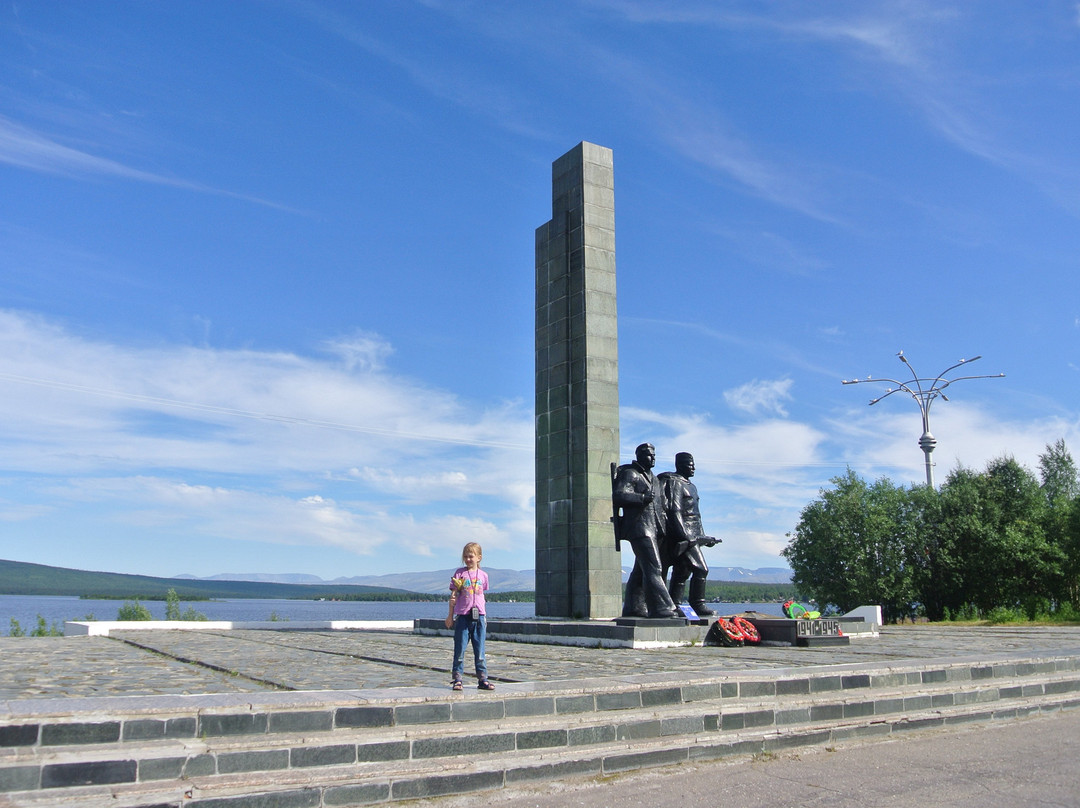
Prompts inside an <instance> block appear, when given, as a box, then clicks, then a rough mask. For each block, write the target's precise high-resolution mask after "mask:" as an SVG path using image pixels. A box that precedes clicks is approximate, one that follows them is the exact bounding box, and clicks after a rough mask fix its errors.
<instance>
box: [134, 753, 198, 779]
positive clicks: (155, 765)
mask: <svg viewBox="0 0 1080 808" xmlns="http://www.w3.org/2000/svg"><path fill="white" fill-rule="evenodd" d="M186 761H187V758H182V757H168V758H149V759H144V760H140V761H139V782H140V783H142V782H148V781H153V780H177V779H179V778H180V776H181V775H182V774H183V773H184V763H185V762H186Z"/></svg>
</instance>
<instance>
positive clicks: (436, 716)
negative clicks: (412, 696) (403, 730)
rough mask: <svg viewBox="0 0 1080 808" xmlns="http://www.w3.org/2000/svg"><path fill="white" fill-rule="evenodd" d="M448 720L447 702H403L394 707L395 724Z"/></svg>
mask: <svg viewBox="0 0 1080 808" xmlns="http://www.w3.org/2000/svg"><path fill="white" fill-rule="evenodd" d="M449 720H450V705H449V704H434V703H433V704H403V705H401V706H400V707H395V708H394V722H395V723H397V724H445V723H446V722H448V721H449Z"/></svg>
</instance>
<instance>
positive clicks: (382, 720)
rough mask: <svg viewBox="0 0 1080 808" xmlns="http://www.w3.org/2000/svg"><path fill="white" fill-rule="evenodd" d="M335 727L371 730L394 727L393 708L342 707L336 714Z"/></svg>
mask: <svg viewBox="0 0 1080 808" xmlns="http://www.w3.org/2000/svg"><path fill="white" fill-rule="evenodd" d="M334 726H337V727H348V728H350V729H359V728H364V729H370V728H374V727H392V726H394V708H393V707H340V708H338V709H337V710H336V711H335V712H334Z"/></svg>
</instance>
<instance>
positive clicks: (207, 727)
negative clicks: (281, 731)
mask: <svg viewBox="0 0 1080 808" xmlns="http://www.w3.org/2000/svg"><path fill="white" fill-rule="evenodd" d="M267 725H268V719H267V715H266V713H231V714H225V715H203V716H199V735H201V736H205V737H208V738H210V737H221V736H228V735H259V734H262V733H265V732H266V728H267Z"/></svg>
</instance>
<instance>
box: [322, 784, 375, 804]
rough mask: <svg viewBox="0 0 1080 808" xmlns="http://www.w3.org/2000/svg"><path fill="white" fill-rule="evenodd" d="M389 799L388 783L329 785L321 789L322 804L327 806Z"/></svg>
mask: <svg viewBox="0 0 1080 808" xmlns="http://www.w3.org/2000/svg"><path fill="white" fill-rule="evenodd" d="M389 799H390V784H389V783H363V784H360V785H349V786H329V787H327V788H326V789H325V790H324V791H323V805H325V806H327V808H337V806H343V807H345V806H354V805H367V804H369V803H379V802H386V801H387V800H389Z"/></svg>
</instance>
